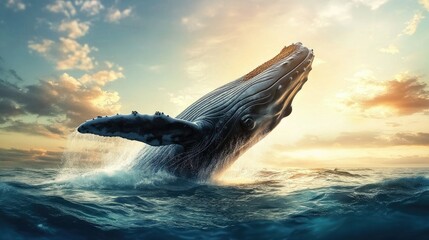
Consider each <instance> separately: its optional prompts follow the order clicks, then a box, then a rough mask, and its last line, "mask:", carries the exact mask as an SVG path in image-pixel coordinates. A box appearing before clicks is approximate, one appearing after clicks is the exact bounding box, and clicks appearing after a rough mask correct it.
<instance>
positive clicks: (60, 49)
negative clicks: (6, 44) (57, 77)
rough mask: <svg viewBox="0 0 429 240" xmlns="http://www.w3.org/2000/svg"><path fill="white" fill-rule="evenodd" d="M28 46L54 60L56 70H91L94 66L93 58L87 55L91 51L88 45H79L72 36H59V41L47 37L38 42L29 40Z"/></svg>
mask: <svg viewBox="0 0 429 240" xmlns="http://www.w3.org/2000/svg"><path fill="white" fill-rule="evenodd" d="M28 48H30V50H33V51H35V52H37V53H39V54H41V55H42V56H43V57H45V58H47V59H48V60H52V61H54V62H55V63H56V68H57V69H58V70H69V69H79V70H91V69H93V68H94V62H93V59H92V58H91V57H90V56H89V54H90V53H91V48H90V47H89V45H88V44H83V45H81V44H80V43H79V42H77V41H76V40H75V39H72V38H65V37H60V39H59V42H54V41H52V40H49V39H43V40H42V41H41V42H39V43H37V42H35V41H29V42H28Z"/></svg>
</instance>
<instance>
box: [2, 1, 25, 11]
mask: <svg viewBox="0 0 429 240" xmlns="http://www.w3.org/2000/svg"><path fill="white" fill-rule="evenodd" d="M6 7H8V8H11V9H13V10H15V11H24V10H25V8H26V5H25V4H24V3H23V2H22V1H21V0H7V1H6Z"/></svg>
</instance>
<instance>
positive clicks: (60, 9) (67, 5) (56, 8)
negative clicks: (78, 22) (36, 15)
mask: <svg viewBox="0 0 429 240" xmlns="http://www.w3.org/2000/svg"><path fill="white" fill-rule="evenodd" d="M46 9H48V10H49V11H50V12H53V13H63V14H64V15H65V16H66V17H71V16H74V15H75V14H76V9H75V8H74V6H73V4H72V2H70V1H64V0H56V1H55V2H54V3H52V4H49V5H47V6H46Z"/></svg>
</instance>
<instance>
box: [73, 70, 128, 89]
mask: <svg viewBox="0 0 429 240" xmlns="http://www.w3.org/2000/svg"><path fill="white" fill-rule="evenodd" d="M119 78H124V74H123V73H122V72H120V71H115V70H102V71H98V72H96V73H93V74H84V75H83V76H82V77H81V78H79V80H80V82H82V83H83V84H95V85H98V86H104V85H105V84H106V83H108V82H112V81H115V80H116V79H119Z"/></svg>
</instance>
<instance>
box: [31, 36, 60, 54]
mask: <svg viewBox="0 0 429 240" xmlns="http://www.w3.org/2000/svg"><path fill="white" fill-rule="evenodd" d="M54 44H55V42H54V41H52V40H49V39H43V40H42V42H40V43H36V42H34V41H29V42H28V48H30V49H31V50H33V51H36V52H38V53H40V54H41V55H42V56H45V57H47V56H48V54H49V52H50V51H51V49H52V47H53V46H54Z"/></svg>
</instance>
